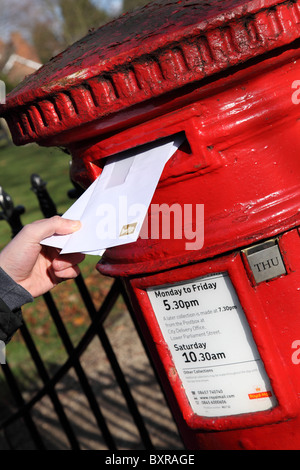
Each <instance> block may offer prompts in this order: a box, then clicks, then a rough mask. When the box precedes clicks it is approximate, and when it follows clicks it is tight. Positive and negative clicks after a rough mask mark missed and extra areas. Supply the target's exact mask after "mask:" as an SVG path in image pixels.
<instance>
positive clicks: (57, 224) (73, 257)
mask: <svg viewBox="0 0 300 470" xmlns="http://www.w3.org/2000/svg"><path fill="white" fill-rule="evenodd" d="M80 227H81V224H80V222H78V221H73V220H67V219H63V218H61V217H59V216H55V217H52V218H51V219H44V220H39V221H37V222H33V223H32V224H29V225H26V226H25V227H24V228H23V229H22V230H21V231H20V232H19V233H18V235H17V236H16V237H15V238H14V239H13V240H12V241H11V242H10V243H9V244H8V245H7V246H6V247H5V248H4V249H3V250H2V252H1V253H0V267H1V268H2V269H3V270H4V271H5V272H6V273H7V274H8V275H9V276H10V277H11V278H12V279H13V280H14V281H15V282H16V283H17V284H20V285H21V286H22V287H23V288H24V289H26V290H27V291H28V292H30V294H31V295H32V296H33V297H38V296H40V295H42V294H44V293H46V292H48V291H49V290H51V289H52V288H53V287H54V286H56V285H57V284H59V283H60V282H62V281H63V280H65V279H73V278H75V277H77V276H78V274H79V268H78V266H77V265H78V264H79V263H80V262H81V261H83V260H84V255H82V254H80V253H73V254H68V255H60V254H59V252H60V250H58V249H57V248H52V247H47V246H42V245H41V244H40V242H41V241H42V240H43V239H44V238H46V237H50V236H52V235H54V234H57V235H68V234H71V233H73V232H76V231H77V230H79V229H80Z"/></svg>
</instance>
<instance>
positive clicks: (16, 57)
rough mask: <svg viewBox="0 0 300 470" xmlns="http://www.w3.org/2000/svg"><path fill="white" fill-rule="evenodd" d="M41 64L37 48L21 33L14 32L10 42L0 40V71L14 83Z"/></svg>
mask: <svg viewBox="0 0 300 470" xmlns="http://www.w3.org/2000/svg"><path fill="white" fill-rule="evenodd" d="M41 66H42V64H41V61H40V59H39V57H38V54H37V52H36V50H35V48H34V47H33V46H32V45H31V44H29V43H28V42H27V41H26V40H25V39H24V38H23V36H22V35H21V34H20V33H18V32H14V33H12V34H11V37H10V41H9V42H8V43H5V42H3V41H1V40H0V73H1V75H2V76H3V77H4V78H5V79H7V81H8V82H9V83H11V84H12V85H17V84H18V83H19V82H21V81H22V80H23V79H24V78H25V77H26V76H27V75H30V74H31V73H33V72H35V71H36V70H38V69H39V68H40V67H41Z"/></svg>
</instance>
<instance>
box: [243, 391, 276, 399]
mask: <svg viewBox="0 0 300 470" xmlns="http://www.w3.org/2000/svg"><path fill="white" fill-rule="evenodd" d="M271 396H272V392H256V393H249V395H248V397H249V398H250V400H259V399H260V398H270V397H271Z"/></svg>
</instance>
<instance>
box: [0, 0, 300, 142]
mask: <svg viewBox="0 0 300 470" xmlns="http://www.w3.org/2000/svg"><path fill="white" fill-rule="evenodd" d="M299 35H300V0H289V1H286V0H285V1H278V0H252V1H245V0H198V1H193V0H158V1H154V2H152V3H150V4H148V5H146V6H145V7H143V8H141V9H139V10H136V11H134V12H132V13H129V14H125V15H123V16H121V17H120V18H118V19H116V20H114V21H112V22H110V23H108V24H106V25H104V26H102V27H101V28H100V29H98V30H95V31H91V32H90V33H89V34H88V35H87V36H86V37H84V38H83V39H81V40H80V41H78V42H76V43H75V44H73V45H72V46H71V47H69V48H68V49H67V50H66V51H64V52H63V53H61V54H59V55H58V56H56V57H55V58H53V59H52V60H51V61H50V62H49V63H47V64H46V65H44V66H43V67H42V68H41V69H39V70H38V71H37V72H36V73H34V74H33V75H30V76H29V77H28V78H27V79H25V81H24V82H23V83H21V84H20V85H19V86H18V87H17V88H16V89H14V90H13V92H12V93H11V94H10V95H9V96H8V98H7V102H6V105H3V106H2V108H1V111H0V115H2V116H3V117H5V118H6V120H7V122H8V124H9V127H10V129H11V132H12V136H13V140H14V142H15V143H16V144H18V145H20V144H26V143H29V142H38V143H40V144H45V145H52V144H54V145H55V144H64V139H63V137H61V136H63V135H64V134H65V133H66V131H70V130H73V131H74V130H76V129H77V130H79V129H84V127H85V126H87V125H90V124H91V123H93V122H97V121H99V120H103V119H104V120H105V119H109V118H111V116H113V115H115V114H116V113H120V112H121V111H123V110H126V109H128V108H132V107H134V106H135V107H137V108H138V106H139V105H141V103H145V102H146V101H148V100H149V99H151V98H157V97H160V96H162V95H164V94H166V93H169V92H174V91H176V90H179V89H180V88H182V87H184V86H186V85H187V84H189V86H191V85H194V86H200V84H201V83H202V81H203V80H204V79H206V80H207V78H208V77H210V76H213V75H214V74H216V73H219V72H222V71H224V70H227V69H229V68H231V67H233V66H235V65H237V64H241V63H244V62H246V61H248V60H249V59H252V58H254V57H257V56H259V55H262V54H264V53H266V52H269V51H271V50H274V49H277V48H280V47H282V46H284V45H287V44H290V43H292V42H293V41H295V40H296V39H297V38H298V37H299ZM137 114H138V112H137ZM92 134H93V133H92V132H91V131H89V136H92ZM81 135H82V136H84V135H85V134H84V131H83V132H82V134H81V133H80V132H73V133H72V136H71V137H70V135H68V139H69V141H70V140H73V141H76V140H80V137H81ZM95 135H96V134H95Z"/></svg>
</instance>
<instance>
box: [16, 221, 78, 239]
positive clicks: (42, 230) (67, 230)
mask: <svg viewBox="0 0 300 470" xmlns="http://www.w3.org/2000/svg"><path fill="white" fill-rule="evenodd" d="M80 227H81V223H80V221H78V220H77V221H76V220H69V219H64V218H63V217H59V216H54V217H51V218H50V219H43V220H38V221H36V222H33V223H32V224H29V225H27V226H26V227H24V229H23V230H22V232H23V236H26V237H27V239H28V240H29V241H31V242H32V243H40V242H41V241H42V240H43V239H44V238H47V237H51V236H52V235H54V234H56V235H69V234H71V233H73V232H76V231H77V230H79V229H80Z"/></svg>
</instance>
